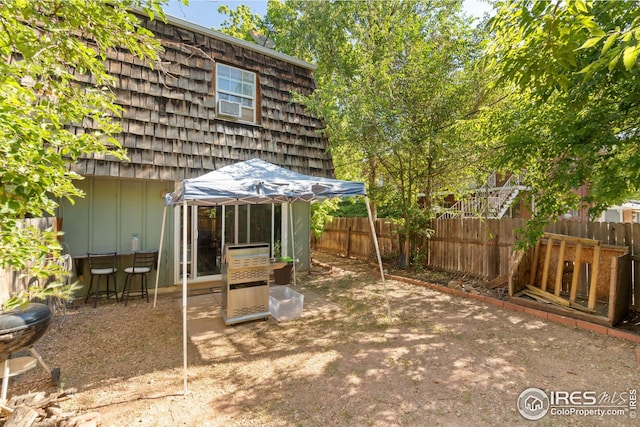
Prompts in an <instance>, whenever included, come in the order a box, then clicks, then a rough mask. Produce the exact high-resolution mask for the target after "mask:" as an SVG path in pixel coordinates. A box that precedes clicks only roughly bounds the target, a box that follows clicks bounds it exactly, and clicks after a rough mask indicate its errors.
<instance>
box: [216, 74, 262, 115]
mask: <svg viewBox="0 0 640 427" xmlns="http://www.w3.org/2000/svg"><path fill="white" fill-rule="evenodd" d="M224 70H228V71H229V73H228V74H231V73H232V72H234V73H240V79H239V80H238V79H232V78H226V77H222V75H223V72H222V71H224ZM225 81H226V82H228V83H231V84H236V85H240V91H237V90H235V88H231V87H228V88H222V87H221V86H222V85H223V83H224V82H225ZM250 85H252V86H253V90H251V89H250V88H247V86H250ZM257 85H258V78H257V74H256V73H254V72H253V71H247V70H244V69H242V68H238V67H233V66H231V65H227V64H222V63H218V62H217V63H216V105H217V103H218V101H220V100H221V99H224V100H227V101H231V102H238V101H240V104H241V108H240V109H241V111H245V110H251V111H252V113H253V114H252V116H251V120H250V122H251V123H256V122H257V116H256V113H257V108H258V106H257V105H256V104H257V98H258V89H257ZM245 89H249V91H250V92H251V93H245V92H247V91H246V90H245ZM239 120H241V121H247V120H246V119H244V120H243V119H242V118H240V119H239Z"/></svg>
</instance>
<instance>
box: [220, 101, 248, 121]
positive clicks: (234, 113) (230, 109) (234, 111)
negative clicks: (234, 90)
mask: <svg viewBox="0 0 640 427" xmlns="http://www.w3.org/2000/svg"><path fill="white" fill-rule="evenodd" d="M240 107H241V105H240V103H239V102H230V101H225V100H224V99H219V100H218V115H219V116H228V117H236V118H240V117H241V116H242V109H241V108H240Z"/></svg>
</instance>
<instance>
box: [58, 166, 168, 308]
mask: <svg viewBox="0 0 640 427" xmlns="http://www.w3.org/2000/svg"><path fill="white" fill-rule="evenodd" d="M76 186H77V187H78V188H80V189H81V190H83V191H84V192H85V197H84V198H78V199H76V200H75V204H71V203H70V202H69V201H68V200H63V201H62V202H61V204H60V208H59V212H58V216H60V217H62V218H63V222H62V231H63V232H64V235H63V245H64V247H65V249H66V250H67V251H68V252H69V253H70V254H71V255H72V257H75V259H76V260H80V261H81V262H80V263H78V262H76V263H75V264H76V271H75V273H76V275H77V277H78V278H79V279H80V280H81V283H82V284H83V288H82V289H81V290H79V292H78V294H80V295H84V294H86V290H87V289H88V284H89V282H88V279H89V275H88V270H87V262H84V260H83V258H82V257H83V255H86V254H87V253H88V252H94V253H100V252H111V251H119V252H127V251H130V250H131V237H132V234H133V233H137V234H138V237H139V239H140V248H141V249H142V250H153V249H159V245H160V233H161V228H162V215H163V210H164V198H163V194H165V193H166V192H168V191H171V190H172V189H173V183H167V182H160V181H141V180H118V179H110V178H87V179H84V180H82V181H78V182H77V183H76ZM172 218H173V209H167V220H166V224H165V239H164V242H163V249H162V252H163V254H162V260H161V263H160V271H159V274H160V280H159V285H160V286H166V285H169V284H173V281H172V278H173V262H171V261H169V260H171V259H172V258H171V257H172V256H173V250H172V247H171V245H170V243H169V242H170V241H171V237H172V236H173V219H172ZM131 258H132V257H131V256H122V257H119V259H118V263H119V264H120V265H119V268H118V271H119V272H118V275H119V277H118V289H122V286H123V285H124V273H123V270H124V268H125V267H127V266H128V263H130V262H131ZM152 280H154V284H155V276H153V277H152Z"/></svg>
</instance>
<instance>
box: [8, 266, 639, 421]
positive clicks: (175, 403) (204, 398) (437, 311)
mask: <svg viewBox="0 0 640 427" xmlns="http://www.w3.org/2000/svg"><path fill="white" fill-rule="evenodd" d="M314 258H317V259H320V261H322V262H324V263H328V264H331V265H334V266H336V267H339V269H337V270H335V271H333V272H331V273H327V272H323V271H320V270H319V269H317V268H316V269H314V272H313V273H312V274H311V275H309V276H306V275H305V276H304V277H300V278H299V281H298V285H299V287H300V288H301V289H302V290H303V292H310V293H313V294H314V295H317V296H319V297H321V299H322V300H325V301H327V304H329V305H330V306H331V307H335V309H333V310H329V311H326V312H323V313H321V314H317V315H313V316H304V317H302V318H300V319H295V320H292V321H288V322H281V323H278V322H276V321H275V320H273V319H270V320H268V321H256V322H251V323H244V324H242V325H237V326H228V327H227V328H226V329H225V330H224V333H222V334H219V333H218V334H212V335H211V337H210V338H209V339H200V340H197V341H196V342H189V343H188V355H189V362H188V364H189V378H188V394H186V395H184V394H183V377H182V373H183V359H182V349H183V347H182V317H181V293H180V291H179V290H176V291H175V292H165V293H162V294H160V295H159V297H158V307H157V308H155V309H154V308H153V304H152V303H151V304H147V303H146V302H143V301H139V300H134V302H133V303H132V302H131V301H130V303H129V305H128V306H127V307H125V306H124V305H123V304H116V303H115V301H113V300H111V301H109V302H105V301H101V303H100V304H99V305H98V308H96V309H93V307H92V305H91V304H88V305H85V304H84V302H76V303H74V305H73V306H72V307H71V309H70V310H69V313H68V315H67V318H66V320H65V322H64V324H63V325H62V327H59V322H58V321H59V319H60V318H59V317H56V318H55V319H54V323H52V326H51V328H50V330H49V331H48V332H47V334H46V335H45V336H44V337H43V338H42V339H41V340H40V341H39V342H38V343H37V344H36V348H37V350H38V352H39V353H40V354H41V355H42V356H43V358H44V360H45V361H46V362H47V363H48V364H49V365H50V366H52V367H60V369H61V372H62V381H63V383H62V387H63V388H64V389H76V393H75V394H74V395H73V397H72V398H71V399H69V400H66V401H64V402H62V403H61V405H62V407H63V410H65V411H76V412H77V413H85V412H97V413H99V414H100V419H101V422H100V424H99V425H103V426H176V425H184V426H225V427H227V426H292V425H299V426H394V425H397V426H496V425H504V426H518V425H522V426H530V425H532V424H533V423H532V422H531V421H528V420H526V419H525V418H523V417H522V416H521V415H520V413H519V412H518V409H517V400H518V396H519V395H520V393H521V392H522V391H523V390H525V389H527V388H530V387H537V388H539V389H542V390H546V391H547V392H550V391H568V392H575V391H578V392H595V393H597V396H598V398H600V397H601V396H605V395H604V394H603V393H607V394H608V396H609V399H606V398H605V400H608V402H607V403H608V406H616V407H618V406H620V407H622V408H626V409H625V411H624V412H625V413H624V415H618V416H614V415H605V416H582V415H568V416H563V415H551V414H550V413H548V414H547V415H546V416H545V417H544V418H542V419H541V420H540V421H539V422H538V423H536V425H546V426H592V425H599V426H626V425H629V426H631V425H638V420H637V419H632V418H631V416H630V413H631V412H632V411H630V410H629V398H630V396H632V394H633V393H634V392H630V390H636V389H639V388H640V365H638V363H637V362H636V359H635V350H636V345H635V344H632V343H630V342H628V341H624V340H621V339H616V338H613V337H609V336H604V335H599V334H596V333H592V332H589V331H585V330H581V329H575V328H571V327H567V326H563V325H560V324H555V323H552V322H547V321H545V320H542V319H539V318H536V317H533V316H530V315H528V314H525V313H518V312H513V311H508V310H505V309H502V308H498V307H494V306H492V305H487V304H485V303H483V302H479V301H475V300H471V299H465V298H461V297H456V296H452V295H447V294H442V293H439V292H437V291H434V290H431V289H427V288H421V287H416V286H413V285H409V284H404V283H400V282H396V281H388V282H387V287H388V291H389V297H390V303H391V310H392V314H393V321H392V322H391V323H389V322H388V320H387V316H386V306H385V299H384V290H383V287H382V284H381V282H379V281H376V280H375V279H374V277H373V275H372V274H371V268H370V267H369V266H368V265H365V264H362V263H360V262H357V261H352V260H346V259H341V258H337V257H331V256H328V255H324V254H314ZM48 380H49V377H48V375H47V374H46V373H45V372H44V371H43V370H42V369H40V368H37V369H34V370H32V371H30V372H29V373H26V374H23V375H20V376H18V377H16V379H15V381H13V382H12V384H11V385H10V387H9V395H10V396H11V395H14V394H22V393H26V392H27V391H29V390H33V391H43V390H44V391H53V390H54V389H52V388H51V386H50V385H49V383H48ZM621 399H624V402H623V401H622V400H621Z"/></svg>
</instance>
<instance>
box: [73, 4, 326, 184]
mask: <svg viewBox="0 0 640 427" xmlns="http://www.w3.org/2000/svg"><path fill="white" fill-rule="evenodd" d="M141 19H142V25H144V26H145V27H146V28H148V29H149V30H151V31H153V32H154V34H155V35H156V37H157V38H158V39H159V40H160V42H161V44H162V46H163V48H164V52H163V53H161V54H160V58H159V60H158V62H157V63H156V65H155V67H154V69H152V68H151V67H149V66H148V65H147V64H146V63H145V62H143V61H141V60H140V59H138V58H135V57H134V56H133V55H132V54H130V53H129V52H127V51H125V50H120V51H115V50H114V51H112V52H111V53H110V54H109V55H108V58H107V61H106V64H107V67H108V70H109V72H110V73H111V74H112V75H113V76H114V77H116V79H117V83H116V85H115V88H114V92H115V94H116V97H117V102H118V104H120V105H122V106H123V108H124V113H123V116H122V133H121V134H120V135H118V137H117V139H118V140H119V142H120V143H121V144H122V145H123V147H125V148H126V149H127V152H128V156H129V159H130V161H120V160H118V159H116V158H110V157H106V158H105V157H97V156H90V157H88V158H83V159H81V160H80V161H78V162H77V163H76V164H74V165H72V169H73V170H74V171H76V172H78V173H80V174H81V175H85V176H100V177H118V178H135V179H153V180H163V181H179V180H182V179H185V178H193V177H196V176H199V175H202V174H203V173H206V172H209V171H211V170H215V169H218V168H220V167H222V166H226V165H228V164H231V163H235V162H238V161H243V160H248V159H252V158H260V159H262V160H265V161H268V162H270V163H274V164H277V165H279V166H283V167H286V168H289V169H291V170H294V171H297V172H300V173H304V174H309V175H316V176H325V177H332V176H333V164H332V161H331V156H330V155H329V154H328V152H327V146H328V144H327V139H326V136H325V135H324V131H323V130H324V124H323V122H322V121H321V120H319V119H317V118H315V117H313V116H312V115H311V114H310V113H309V112H308V111H307V110H306V109H305V108H304V106H303V105H301V104H298V103H294V102H292V92H298V93H301V94H303V95H308V94H310V93H311V92H312V91H313V90H314V88H315V81H314V78H313V74H312V71H313V69H314V66H313V65H312V64H309V63H306V62H304V61H301V60H299V59H296V58H292V57H290V56H287V55H284V54H281V53H278V52H275V51H273V50H270V49H267V48H264V47H262V46H259V45H257V44H255V45H254V44H252V43H249V42H246V41H244V40H240V39H236V38H233V37H230V36H227V35H225V34H222V33H219V32H216V31H212V30H208V29H206V28H204V27H200V26H198V25H195V24H192V23H189V22H187V21H184V20H180V19H177V18H172V17H168V21H167V22H166V23H164V22H161V21H158V20H154V21H149V20H148V19H146V18H144V17H142V16H141ZM216 61H220V62H224V63H225V64H228V65H231V66H236V67H240V68H243V69H246V70H248V71H253V72H255V73H257V75H258V76H259V78H258V81H259V94H258V98H257V102H258V105H259V110H258V111H259V115H260V120H259V123H257V124H249V123H241V122H237V121H232V120H227V119H225V118H222V117H219V116H217V115H216V108H215V107H216V96H215V88H214V84H213V71H214V68H215V67H214V64H215V62H216ZM77 77H78V79H80V80H81V81H84V82H86V83H91V78H90V76H88V75H78V76H77ZM84 131H85V130H84V129H81V128H77V129H76V132H84Z"/></svg>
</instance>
